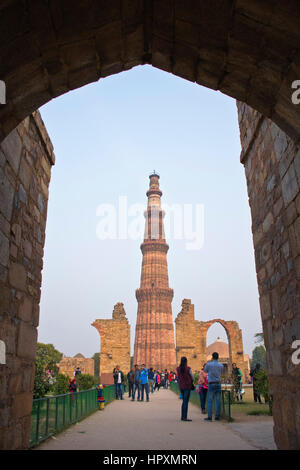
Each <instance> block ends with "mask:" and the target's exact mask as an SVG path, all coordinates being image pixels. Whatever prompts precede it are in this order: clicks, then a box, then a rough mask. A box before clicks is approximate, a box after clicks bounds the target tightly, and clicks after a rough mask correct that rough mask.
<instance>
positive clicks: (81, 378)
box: [76, 374, 98, 390]
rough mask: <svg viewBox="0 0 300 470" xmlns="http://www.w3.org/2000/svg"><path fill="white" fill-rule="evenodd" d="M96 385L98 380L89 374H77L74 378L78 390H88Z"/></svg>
mask: <svg viewBox="0 0 300 470" xmlns="http://www.w3.org/2000/svg"><path fill="white" fill-rule="evenodd" d="M96 383H98V378H97V377H94V376H93V375H90V374H78V375H77V376H76V384H77V387H78V389H79V390H89V389H90V388H93V387H94V385H96Z"/></svg>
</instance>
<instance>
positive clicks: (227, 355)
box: [206, 322, 232, 384]
mask: <svg viewBox="0 0 300 470" xmlns="http://www.w3.org/2000/svg"><path fill="white" fill-rule="evenodd" d="M214 352H217V353H218V354H219V359H218V360H219V362H220V363H221V364H223V366H224V369H223V374H222V377H221V380H222V383H225V384H227V383H229V382H230V376H231V372H232V354H231V345H230V338H229V337H228V332H227V331H226V329H225V327H224V326H223V325H222V324H221V323H219V322H215V323H213V324H212V325H211V326H210V327H209V328H208V330H207V333H206V359H207V361H210V360H211V358H212V354H213V353H214Z"/></svg>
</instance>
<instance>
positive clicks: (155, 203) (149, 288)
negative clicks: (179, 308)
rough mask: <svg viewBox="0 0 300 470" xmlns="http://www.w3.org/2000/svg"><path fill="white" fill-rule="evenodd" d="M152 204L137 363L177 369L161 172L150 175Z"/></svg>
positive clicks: (145, 246) (148, 214)
mask: <svg viewBox="0 0 300 470" xmlns="http://www.w3.org/2000/svg"><path fill="white" fill-rule="evenodd" d="M149 178H150V185H149V190H148V191H147V197H148V207H147V210H146V211H145V218H146V223H145V238H144V242H143V243H142V244H141V251H142V253H143V263H142V273H141V285H140V288H139V289H137V290H136V298H137V301H138V312H137V322H136V330H135V344H134V360H133V364H139V365H140V364H146V366H147V367H153V368H154V369H158V370H164V369H168V370H175V367H176V354H175V342H174V326H173V318H172V306H171V302H172V299H173V289H170V288H169V277H168V264H167V251H168V249H169V246H168V245H167V243H166V240H165V235H164V227H163V216H164V213H163V211H162V209H161V203H160V198H161V195H162V192H161V190H160V189H159V181H158V180H159V175H157V174H156V173H153V174H152V175H150V176H149Z"/></svg>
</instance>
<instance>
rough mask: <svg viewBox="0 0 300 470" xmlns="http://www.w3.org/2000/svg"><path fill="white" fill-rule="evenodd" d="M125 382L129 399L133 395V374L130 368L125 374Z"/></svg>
mask: <svg viewBox="0 0 300 470" xmlns="http://www.w3.org/2000/svg"><path fill="white" fill-rule="evenodd" d="M127 382H128V398H130V397H131V396H132V395H133V393H132V390H133V384H134V382H135V373H134V370H133V369H132V368H131V369H130V371H129V372H128V374H127Z"/></svg>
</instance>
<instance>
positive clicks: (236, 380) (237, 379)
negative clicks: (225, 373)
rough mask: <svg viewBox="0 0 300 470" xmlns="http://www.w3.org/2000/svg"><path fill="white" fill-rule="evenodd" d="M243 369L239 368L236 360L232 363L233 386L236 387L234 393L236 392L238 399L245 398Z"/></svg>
mask: <svg viewBox="0 0 300 470" xmlns="http://www.w3.org/2000/svg"><path fill="white" fill-rule="evenodd" d="M242 377H243V374H242V371H241V369H239V368H238V367H237V365H236V363H235V362H234V363H233V364H232V380H233V388H234V393H235V398H236V400H237V401H239V400H241V401H242V400H243V394H242Z"/></svg>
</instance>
